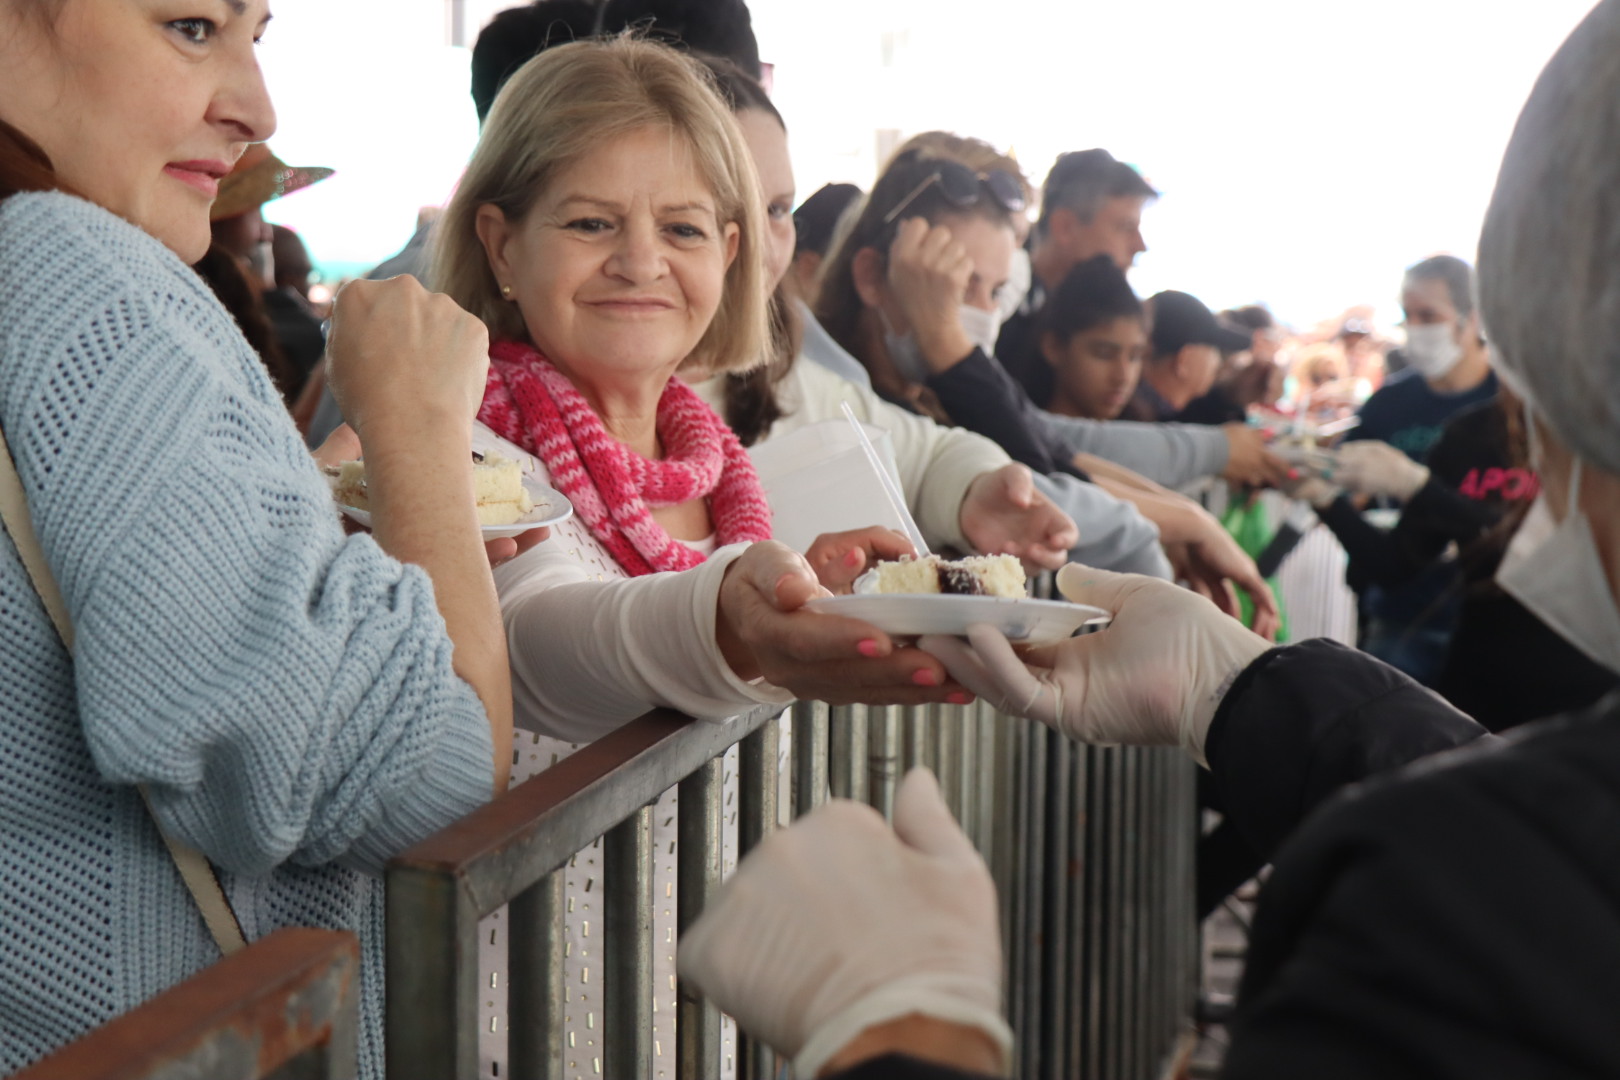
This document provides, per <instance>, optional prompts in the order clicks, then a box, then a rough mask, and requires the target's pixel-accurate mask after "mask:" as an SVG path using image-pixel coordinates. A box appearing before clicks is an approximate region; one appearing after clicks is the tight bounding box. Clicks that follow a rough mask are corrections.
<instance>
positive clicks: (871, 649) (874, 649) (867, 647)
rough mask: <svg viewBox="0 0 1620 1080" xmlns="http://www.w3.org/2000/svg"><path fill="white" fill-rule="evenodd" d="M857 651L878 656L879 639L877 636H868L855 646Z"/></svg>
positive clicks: (864, 654) (865, 654) (863, 654)
mask: <svg viewBox="0 0 1620 1080" xmlns="http://www.w3.org/2000/svg"><path fill="white" fill-rule="evenodd" d="M855 651H856V652H858V653H860V654H861V655H862V656H876V655H878V652H879V650H878V643H877V640H876V639H875V638H866V639H865V640H863V641H861V643H860V644H858V645H856V646H855Z"/></svg>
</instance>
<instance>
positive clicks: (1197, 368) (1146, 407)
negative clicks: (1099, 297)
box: [1125, 292, 1249, 422]
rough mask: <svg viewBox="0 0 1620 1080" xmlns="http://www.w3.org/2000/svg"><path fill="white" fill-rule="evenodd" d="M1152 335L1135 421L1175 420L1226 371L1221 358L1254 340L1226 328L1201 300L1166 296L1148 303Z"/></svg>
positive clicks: (1131, 409) (1132, 413) (1133, 409)
mask: <svg viewBox="0 0 1620 1080" xmlns="http://www.w3.org/2000/svg"><path fill="white" fill-rule="evenodd" d="M1148 309H1149V311H1150V312H1151V314H1152V319H1153V332H1152V334H1151V335H1150V338H1149V348H1148V359H1147V363H1146V364H1145V365H1143V367H1142V381H1141V382H1140V383H1138V384H1137V387H1136V396H1135V397H1134V398H1133V399H1132V400H1131V404H1130V405H1129V406H1128V407H1127V408H1126V410H1125V416H1126V418H1128V419H1132V420H1147V421H1158V422H1164V421H1169V420H1175V419H1176V418H1177V417H1178V416H1180V415H1181V411H1182V410H1183V409H1185V408H1186V407H1187V406H1188V405H1190V404H1192V402H1193V401H1195V400H1196V399H1198V398H1201V397H1203V396H1204V395H1205V394H1207V393H1209V390H1210V387H1212V386H1214V385H1215V376H1216V375H1217V374H1218V373H1219V372H1220V369H1221V352H1222V351H1223V350H1225V351H1228V352H1231V351H1236V350H1238V349H1246V348H1248V347H1249V337H1248V335H1246V334H1240V333H1238V332H1237V331H1235V330H1229V329H1227V328H1226V327H1224V326H1222V325H1221V324H1220V322H1219V321H1218V320H1217V319H1216V318H1215V313H1214V312H1213V311H1211V310H1209V308H1207V307H1205V306H1204V305H1203V303H1201V302H1200V301H1199V300H1198V298H1197V297H1194V296H1189V295H1187V294H1186V293H1184V292H1162V293H1159V294H1158V295H1157V296H1155V297H1153V298H1152V299H1151V300H1149V301H1148Z"/></svg>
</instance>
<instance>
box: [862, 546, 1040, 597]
mask: <svg viewBox="0 0 1620 1080" xmlns="http://www.w3.org/2000/svg"><path fill="white" fill-rule="evenodd" d="M855 590H856V592H860V593H868V594H870V593H877V594H887V595H896V594H906V593H913V594H915V593H941V594H945V595H951V596H999V597H1002V598H1004V599H1008V600H1020V599H1023V598H1024V596H1025V595H1026V593H1027V590H1026V588H1025V577H1024V566H1023V564H1022V563H1020V562H1019V561H1018V560H1017V559H1015V558H1013V557H1012V556H1011V555H970V556H968V557H967V558H965V559H942V558H940V557H939V556H938V555H927V556H924V557H923V558H921V559H900V560H898V561H895V562H880V563H878V564H877V566H875V567H874V568H873V569H872V570H871V571H870V572H869V573H866V574H863V575H862V576H861V578H860V580H859V581H857V582H856V583H855Z"/></svg>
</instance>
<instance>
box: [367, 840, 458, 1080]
mask: <svg viewBox="0 0 1620 1080" xmlns="http://www.w3.org/2000/svg"><path fill="white" fill-rule="evenodd" d="M386 881H387V885H386V889H387V900H386V915H385V927H386V930H385V941H386V944H385V948H386V951H387V962H386V968H385V976H384V978H385V980H386V985H387V989H386V991H385V992H386V994H387V998H388V1008H387V1017H386V1020H385V1023H384V1043H385V1045H386V1053H387V1055H388V1063H389V1066H388V1071H389V1077H390V1080H447V1078H454V1080H474V1077H476V1076H477V1075H478V998H479V993H478V989H479V988H478V941H477V928H478V911H477V909H476V908H474V906H473V902H472V898H471V897H470V896H469V895H468V894H467V891H466V890H465V889H464V888H462V885H461V882H460V881H459V880H457V879H455V878H453V877H450V876H446V875H441V874H435V873H432V872H431V871H429V870H425V869H420V868H416V867H394V866H391V867H389V869H388V872H387V878H386Z"/></svg>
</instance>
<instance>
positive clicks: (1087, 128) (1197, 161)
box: [262, 0, 1592, 325]
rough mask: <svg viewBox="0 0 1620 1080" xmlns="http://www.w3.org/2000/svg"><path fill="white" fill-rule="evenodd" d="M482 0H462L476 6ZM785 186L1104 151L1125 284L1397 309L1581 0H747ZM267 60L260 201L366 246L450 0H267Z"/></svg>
mask: <svg viewBox="0 0 1620 1080" xmlns="http://www.w3.org/2000/svg"><path fill="white" fill-rule="evenodd" d="M502 6H504V4H503V3H502V2H501V0H470V3H469V8H468V10H469V21H471V22H472V23H473V24H474V28H476V25H478V24H480V23H481V22H482V21H483V19H484V18H486V17H487V15H488V13H490V12H492V11H494V10H498V9H499V8H500V7H502ZM750 6H751V7H752V10H753V12H754V24H755V30H756V33H757V34H758V36H759V40H760V52H761V56H762V58H763V59H765V60H766V61H767V62H770V63H773V64H774V65H775V97H776V101H777V104H778V105H779V106H780V107H781V109H782V111H783V113H784V115H785V116H786V118H787V122H788V126H789V130H790V132H791V135H792V140H793V149H794V156H795V162H796V166H797V170H798V179H799V190H800V195H801V197H802V196H804V195H807V194H809V193H810V192H812V191H814V190H815V189H816V188H817V187H819V186H820V185H821V184H822V183H824V182H826V181H829V180H848V181H852V182H855V183H859V184H861V185H862V186H869V184H870V182H871V179H872V174H873V170H874V168H875V164H876V163H875V155H876V150H877V146H878V143H879V135H878V132H880V131H883V130H893V131H898V132H899V133H900V134H901V136H902V137H903V136H905V135H910V134H912V133H914V132H917V131H922V130H927V129H929V128H934V127H942V128H947V129H951V130H955V131H958V132H961V133H963V134H971V135H977V136H980V137H982V138H986V139H988V140H990V141H991V142H994V143H996V144H998V145H1000V146H1002V147H1004V148H1011V149H1013V150H1014V151H1015V152H1016V154H1017V156H1018V157H1019V159H1020V160H1021V161H1022V162H1024V164H1025V166H1026V167H1027V169H1028V170H1029V172H1030V173H1031V175H1032V176H1033V177H1034V178H1035V179H1036V181H1037V183H1038V182H1039V180H1040V178H1041V177H1042V176H1043V175H1044V174H1045V171H1046V168H1047V167H1048V165H1049V164H1050V163H1051V161H1052V159H1053V157H1055V156H1056V154H1058V153H1059V152H1061V151H1064V150H1075V149H1084V148H1086V147H1089V146H1104V147H1107V148H1108V149H1109V150H1111V151H1112V152H1113V153H1114V154H1115V155H1116V156H1117V157H1120V158H1122V159H1124V160H1127V161H1131V162H1133V163H1136V164H1137V165H1139V166H1140V167H1141V169H1142V170H1143V172H1144V173H1145V174H1146V175H1147V176H1148V177H1149V179H1151V180H1152V181H1153V183H1154V184H1155V186H1157V187H1158V188H1159V189H1160V190H1161V191H1163V192H1164V198H1163V199H1162V200H1161V201H1160V202H1159V203H1158V204H1157V205H1156V206H1155V207H1154V208H1153V209H1151V210H1150V211H1149V212H1148V216H1147V219H1146V226H1145V232H1146V235H1147V240H1148V244H1149V247H1150V251H1149V252H1148V253H1147V254H1146V255H1145V256H1143V257H1142V258H1141V259H1140V261H1139V262H1138V266H1137V269H1136V270H1135V271H1134V272H1133V274H1132V281H1133V283H1134V284H1135V286H1136V288H1137V290H1138V292H1140V293H1142V294H1143V295H1147V294H1150V293H1152V292H1155V291H1157V290H1159V289H1161V288H1179V289H1184V290H1186V291H1188V292H1192V293H1194V294H1196V295H1198V296H1200V297H1202V298H1203V299H1204V300H1205V301H1206V302H1208V303H1209V304H1210V305H1211V306H1213V307H1217V308H1219V307H1224V306H1229V305H1232V304H1239V303H1246V302H1249V301H1253V300H1264V301H1267V302H1269V303H1270V304H1271V305H1272V307H1273V308H1274V310H1276V311H1277V312H1278V313H1279V314H1280V315H1282V316H1283V317H1284V318H1285V319H1288V320H1289V321H1291V322H1294V323H1295V324H1300V325H1304V324H1309V323H1313V322H1315V321H1317V320H1319V319H1324V318H1328V317H1330V316H1333V315H1336V314H1337V313H1338V312H1339V311H1341V310H1343V309H1344V308H1346V307H1349V306H1350V305H1352V304H1357V303H1367V304H1376V305H1378V313H1379V317H1380V320H1381V321H1384V322H1393V321H1394V319H1395V318H1396V317H1397V313H1396V312H1395V310H1394V306H1393V299H1394V292H1395V289H1396V286H1397V284H1398V282H1399V278H1400V271H1401V269H1402V268H1403V267H1404V266H1406V265H1407V264H1409V263H1412V262H1415V261H1416V260H1417V259H1419V258H1422V257H1424V256H1426V255H1430V254H1434V253H1435V252H1439V251H1449V252H1452V253H1455V254H1459V255H1462V256H1464V257H1467V258H1471V257H1472V255H1473V250H1474V246H1475V244H1476V242H1477V239H1478V233H1479V223H1480V219H1481V217H1482V216H1483V213H1484V209H1485V205H1486V202H1487V201H1488V199H1489V196H1490V189H1491V185H1492V183H1493V182H1494V180H1495V175H1496V169H1497V166H1498V164H1499V162H1500V160H1501V154H1502V150H1503V147H1504V146H1505V145H1506V142H1507V138H1508V135H1509V134H1510V132H1511V130H1512V125H1513V122H1514V119H1515V117H1516V116H1517V113H1518V110H1519V107H1520V106H1521V105H1522V103H1523V101H1524V98H1525V95H1526V94H1527V93H1528V92H1529V89H1530V86H1531V84H1532V83H1533V81H1534V79H1535V76H1536V73H1537V72H1538V71H1539V70H1540V68H1541V66H1542V65H1543V64H1544V63H1545V62H1546V60H1547V58H1548V57H1549V56H1550V55H1551V54H1552V52H1553V50H1554V49H1556V48H1557V46H1558V43H1559V42H1560V41H1562V40H1563V38H1564V37H1565V36H1566V35H1567V34H1568V33H1569V31H1570V30H1571V29H1573V28H1574V26H1575V24H1576V23H1577V22H1579V21H1580V19H1581V17H1582V16H1583V15H1584V14H1585V13H1586V12H1587V11H1588V10H1589V9H1590V8H1591V6H1592V0H1535V2H1534V3H1530V2H1525V0H1484V2H1481V0H1353V2H1351V0H1224V2H1223V3H1220V4H1214V3H1209V2H1208V0H1127V2H1120V0H1109V2H1107V3H1103V2H1098V0H998V2H995V3H990V2H987V0H751V5H750ZM273 10H274V11H275V13H276V20H275V24H274V26H273V27H272V30H271V33H270V35H269V37H268V38H267V40H266V44H265V45H264V46H263V52H262V59H263V62H264V66H265V72H266V77H267V79H268V80H269V82H270V89H271V93H272V95H273V96H274V98H275V99H276V102H277V106H278V109H279V112H280V116H281V127H280V131H279V133H278V134H277V136H276V137H275V138H274V139H273V140H272V142H271V145H272V147H273V148H274V149H275V150H276V151H277V153H278V154H280V155H281V156H282V157H283V158H285V159H286V160H288V161H290V162H292V163H294V164H301V165H330V166H332V167H334V168H336V169H338V170H339V172H338V175H337V176H334V177H333V178H332V179H330V180H328V181H326V182H325V183H323V184H321V185H320V186H319V187H316V188H312V189H310V190H308V191H306V192H302V193H299V194H297V195H295V196H292V197H290V198H288V199H287V200H285V201H284V202H282V203H280V204H279V205H274V206H273V210H272V212H271V213H269V214H268V216H270V217H272V218H274V219H276V220H280V221H284V222H286V223H287V224H290V225H292V226H294V227H295V228H298V229H300V230H301V231H302V232H303V233H304V234H305V236H306V239H307V241H308V243H309V245H310V247H311V249H312V251H313V253H314V255H315V257H316V258H317V260H319V261H322V262H325V263H328V264H331V265H333V266H334V267H337V268H340V269H350V268H355V267H358V266H360V265H362V264H365V265H369V264H371V263H375V262H377V261H380V260H381V259H382V258H384V257H386V256H387V255H389V254H391V253H392V252H393V251H394V250H395V249H397V248H398V247H399V246H400V245H401V244H402V243H403V242H404V240H405V239H406V238H407V237H408V236H409V235H410V231H411V226H412V222H413V219H414V217H415V212H416V208H417V207H418V206H421V205H424V204H432V203H440V202H442V201H444V200H445V199H446V198H447V197H448V195H449V193H450V192H451V191H452V190H453V188H454V184H455V181H456V177H457V176H458V175H459V172H460V169H461V166H462V164H463V163H464V162H465V160H466V158H467V155H468V153H469V152H470V150H471V148H472V144H473V142H474V140H475V139H476V137H477V131H476V123H475V119H474V116H473V110H472V105H471V101H470V99H469V97H468V96H467V85H468V82H467V80H468V75H467V70H468V68H467V65H468V55H469V54H468V52H467V50H465V49H458V48H454V47H452V46H450V45H449V44H448V41H449V35H448V28H447V18H446V3H445V0H276V2H275V3H274V5H273Z"/></svg>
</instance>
